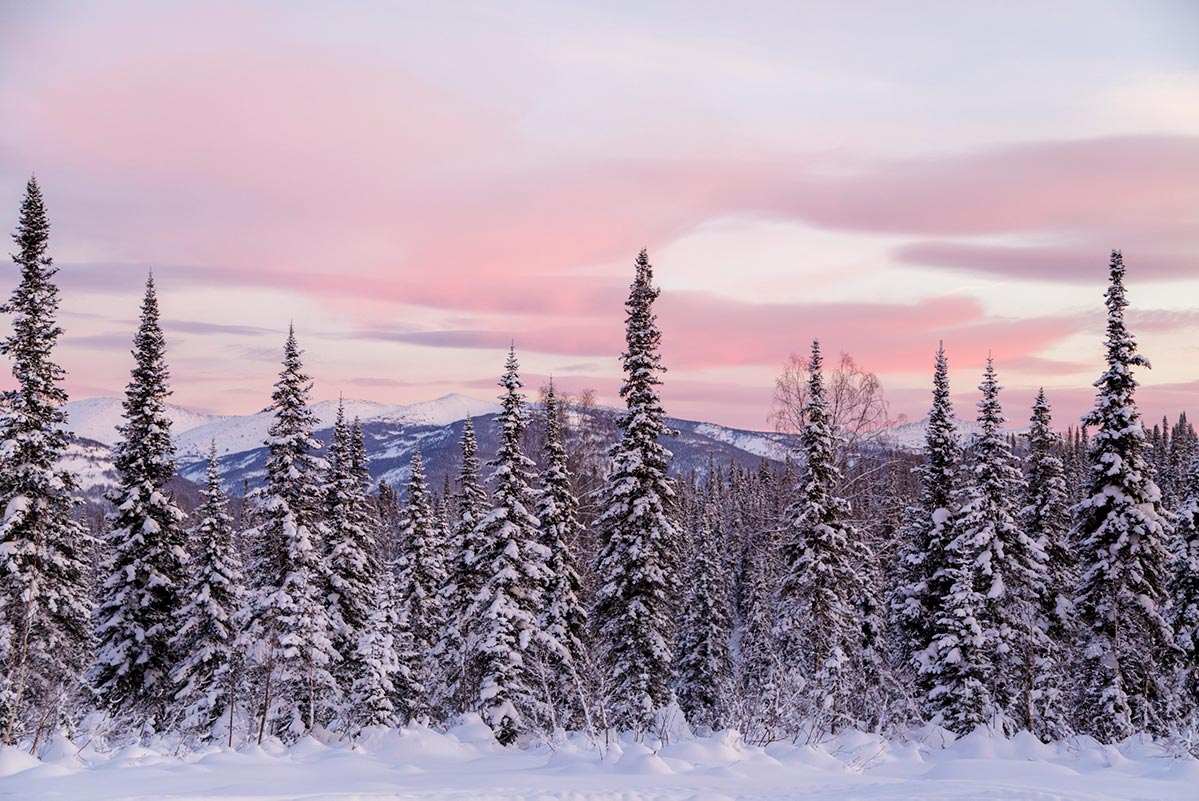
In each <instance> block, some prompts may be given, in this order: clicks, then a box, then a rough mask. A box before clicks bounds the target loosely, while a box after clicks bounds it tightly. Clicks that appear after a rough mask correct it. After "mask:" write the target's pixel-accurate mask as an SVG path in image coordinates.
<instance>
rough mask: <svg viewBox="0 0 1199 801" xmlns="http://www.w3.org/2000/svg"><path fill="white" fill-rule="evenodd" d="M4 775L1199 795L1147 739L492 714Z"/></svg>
mask: <svg viewBox="0 0 1199 801" xmlns="http://www.w3.org/2000/svg"><path fill="white" fill-rule="evenodd" d="M924 739H925V740H926V741H930V740H938V739H939V737H938V736H937V735H932V736H926V737H925V738H924ZM0 777H2V778H0V798H4V799H20V801H41V799H58V800H60V801H93V800H95V801H102V800H103V801H112V800H113V799H138V801H148V800H149V799H176V800H178V801H199V799H221V801H239V800H241V799H247V800H248V799H270V800H271V801H282V800H283V799H305V801H323V800H328V801H333V800H334V799H336V800H337V801H349V800H350V799H355V800H358V799H429V800H430V801H433V800H435V799H447V800H448V799H454V800H455V801H457V800H459V799H461V800H463V801H465V800H466V799H478V801H489V800H491V801H518V799H519V800H523V799H530V800H540V801H551V800H552V799H564V800H568V801H617V799H620V800H622V801H623V800H625V799H627V800H628V801H691V800H693V801H726V799H759V800H760V801H766V800H767V799H822V800H823V799H829V800H830V801H838V800H840V799H846V800H848V799H862V800H863V801H867V800H878V801H882V800H883V799H945V800H948V799H954V800H955V801H973V800H975V799H977V801H983V800H984V799H986V801H1067V800H1069V799H1078V800H1079V801H1082V800H1084V799H1095V800H1098V799H1103V800H1104V801H1150V800H1151V799H1162V800H1165V799H1171V800H1175V801H1195V799H1199V760H1195V759H1193V758H1190V757H1185V758H1178V757H1176V756H1173V755H1171V754H1170V753H1169V752H1167V750H1166V749H1164V748H1163V747H1161V746H1157V745H1152V744H1146V743H1140V742H1128V743H1125V744H1123V745H1121V746H1118V747H1104V746H1100V745H1097V744H1095V743H1094V742H1093V741H1090V740H1085V739H1078V740H1073V741H1069V742H1066V743H1062V744H1057V745H1043V744H1041V743H1039V742H1037V741H1036V740H1034V739H1033V738H1031V737H1027V736H1023V737H1021V736H1018V737H1016V738H1014V739H1012V740H1002V739H993V738H990V737H987V736H985V735H983V734H981V733H978V734H975V735H971V736H968V737H965V738H962V739H961V740H958V741H956V742H953V743H950V744H949V745H948V746H946V747H941V746H940V744H937V745H935V746H934V745H932V744H931V743H930V742H925V743H916V742H912V743H905V744H888V743H886V742H883V741H880V740H879V739H878V738H875V737H873V736H869V735H861V734H857V735H846V736H842V737H840V738H838V739H835V740H833V741H831V742H829V743H826V744H824V745H822V746H819V747H811V746H806V745H791V744H774V745H771V746H768V747H766V748H764V749H760V748H751V747H746V746H743V745H742V744H741V743H740V742H739V741H738V738H737V736H736V735H735V734H731V733H721V734H717V735H715V736H713V737H709V738H698V739H688V740H683V741H680V742H676V743H673V744H670V745H667V746H665V747H662V748H660V749H658V750H657V751H656V752H655V751H651V750H650V749H649V748H647V747H645V746H640V745H634V744H628V743H626V744H625V745H624V746H623V749H621V748H613V749H611V750H610V751H609V753H608V754H607V756H606V758H604V759H600V757H599V756H598V754H597V752H596V751H595V750H594V749H592V748H589V747H586V745H585V743H584V742H582V741H580V742H577V743H568V744H566V745H564V746H562V747H560V748H558V749H556V750H550V749H548V748H535V749H530V750H526V751H521V750H515V749H504V748H501V747H499V746H498V745H496V744H495V740H494V737H493V736H492V734H491V732H490V731H489V730H488V729H487V727H486V726H484V725H482V724H481V723H479V724H477V725H474V726H470V725H468V726H463V727H459V728H458V729H455V730H454V731H453V732H452V733H450V734H441V733H437V732H433V731H430V730H428V729H421V728H409V729H405V730H402V731H399V732H396V731H385V732H378V733H377V734H372V735H369V736H366V737H364V738H363V739H362V740H361V741H360V742H359V743H358V744H356V745H350V744H347V743H338V742H333V743H330V744H322V743H319V742H317V741H316V740H314V739H311V738H310V739H307V740H304V741H301V742H300V743H298V744H297V745H295V746H294V747H292V748H290V749H284V748H281V747H278V746H276V747H272V748H266V749H260V748H257V747H251V748H243V749H241V750H237V751H229V750H218V749H213V750H210V751H208V752H206V753H198V754H193V755H191V756H188V757H186V758H180V757H178V756H175V755H171V754H168V753H163V752H161V751H156V750H151V749H145V748H137V747H131V748H126V749H124V750H119V751H116V752H114V753H112V754H107V755H102V754H99V753H96V752H95V751H94V750H93V749H92V748H91V747H90V746H85V747H83V748H82V749H80V748H79V746H78V744H73V743H70V742H68V741H66V740H65V739H63V740H60V741H57V742H55V743H52V744H51V746H50V748H49V749H48V751H47V753H46V758H45V760H44V761H40V762H39V761H38V760H35V759H33V758H32V757H30V756H29V755H27V754H25V753H23V752H20V751H16V750H11V749H10V750H5V751H2V752H0Z"/></svg>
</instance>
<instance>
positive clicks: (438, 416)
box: [68, 394, 789, 494]
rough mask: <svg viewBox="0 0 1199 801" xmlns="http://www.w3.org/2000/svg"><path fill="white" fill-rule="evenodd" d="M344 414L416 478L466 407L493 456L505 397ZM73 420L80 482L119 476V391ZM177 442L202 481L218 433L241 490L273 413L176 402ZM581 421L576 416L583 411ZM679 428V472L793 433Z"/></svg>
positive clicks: (779, 451)
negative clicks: (113, 450)
mask: <svg viewBox="0 0 1199 801" xmlns="http://www.w3.org/2000/svg"><path fill="white" fill-rule="evenodd" d="M344 403H345V408H346V415H347V416H348V417H350V418H351V419H352V418H355V417H356V418H358V419H359V421H360V422H361V423H362V428H363V432H364V434H365V437H366V444H367V452H368V454H369V456H370V462H371V475H372V477H373V478H374V480H375V481H380V480H383V481H387V482H389V483H392V484H403V483H404V482H405V481H407V478H408V467H409V462H410V461H411V459H412V454H413V453H414V452H415V450H416V448H417V447H420V449H421V452H422V455H423V457H424V462H425V469H426V471H427V472H428V474H429V476H430V478H431V480H433V481H435V482H440V481H441V478H442V476H443V475H446V474H449V475H453V474H454V472H455V471H456V470H457V464H458V459H459V453H458V449H459V441H460V439H461V437H462V427H463V425H464V421H465V419H466V417H467V416H468V415H469V416H472V417H474V418H475V421H476V422H475V428H476V432H477V435H478V438H479V448H480V453H481V454H482V455H483V456H484V458H489V457H490V455H491V454H492V453H493V452H494V451H495V448H496V446H497V444H498V443H497V440H496V437H495V432H494V430H493V428H494V425H493V422H494V420H495V414H496V413H497V412H498V411H499V404H497V403H495V402H493V401H483V400H478V399H476V398H471V397H467V396H465V395H457V394H455V395H446V396H445V397H442V398H438V399H436V400H432V401H426V402H423V403H413V404H407V405H403V404H385V403H375V402H371V401H359V400H348V399H347V400H346V401H344ZM312 409H313V412H314V414H315V415H316V418H317V432H316V434H317V438H318V439H320V440H322V441H323V442H325V443H327V442H328V441H329V437H330V433H331V431H330V429H331V428H332V425H333V422H334V420H335V418H336V416H337V402H336V401H323V402H321V403H317V404H314V405H313V407H312ZM68 412H69V413H70V415H71V424H72V426H74V427H75V430H76V434H77V436H79V437H80V439H79V440H78V441H77V442H76V443H75V445H74V446H73V448H72V451H71V454H70V462H69V464H70V466H71V467H72V469H75V470H78V472H79V473H80V484H81V487H82V489H83V490H84V491H85V492H87V493H91V494H96V492H98V491H101V490H105V489H108V488H109V487H112V486H113V485H114V484H115V481H116V474H115V471H114V470H113V469H112V462H111V454H109V452H108V448H107V447H105V446H107V445H110V444H111V443H112V442H114V441H115V440H116V430H115V428H116V425H117V424H118V423H119V421H120V415H121V405H120V401H119V400H118V399H115V398H94V399H91V400H87V401H74V402H72V403H71V404H69V407H68ZM170 414H171V419H172V422H173V423H174V429H173V431H174V434H175V444H176V446H177V448H178V461H179V473H180V475H181V476H182V477H183V478H185V479H188V480H190V481H201V480H202V479H203V475H204V465H205V462H206V459H207V456H208V449H209V446H210V443H212V442H214V441H215V442H216V446H217V454H218V457H219V458H220V462H221V470H222V473H223V475H224V476H225V481H226V486H227V487H228V488H229V490H230V491H231V492H233V493H235V494H238V493H240V492H242V491H244V489H245V488H246V487H247V486H249V487H253V486H254V485H256V484H257V483H258V482H259V481H261V479H262V477H263V475H264V469H265V465H266V448H265V442H266V439H267V432H268V429H269V428H270V425H271V421H272V416H271V414H270V413H269V412H265V411H264V412H259V413H257V414H249V415H244V416H229V417H217V416H211V415H203V414H199V413H196V412H191V411H189V410H187V409H182V408H179V407H170ZM599 419H602V420H604V421H605V422H603V423H602V424H601V425H600V426H599V428H598V429H596V430H595V431H594V432H593V434H592V436H593V437H597V438H598V439H597V440H596V441H595V443H593V444H595V445H596V447H597V452H601V453H602V452H603V449H604V448H605V447H606V446H607V444H609V443H610V442H611V441H613V440H614V438H615V436H616V429H615V425H614V424H613V420H614V417H613V416H612V415H609V414H607V413H606V410H605V412H604V413H603V414H601V415H600V418H599ZM576 422H577V421H576ZM667 424H668V425H669V426H670V427H671V428H672V429H674V430H675V431H676V434H675V435H674V436H671V437H668V439H667V441H666V446H667V447H668V448H670V450H671V451H672V452H673V453H674V462H673V465H672V469H673V471H674V472H675V473H676V474H687V473H691V472H695V473H697V474H698V475H701V476H702V475H703V474H704V472H705V471H706V470H707V467H708V461H709V458H713V457H714V458H715V459H716V461H717V462H718V463H719V464H728V463H729V462H738V463H740V464H743V465H747V466H750V465H756V464H757V463H758V462H759V461H761V460H762V459H763V458H765V459H771V460H775V461H781V460H782V459H783V458H784V456H785V455H786V451H787V448H788V447H789V444H788V443H789V438H788V437H786V436H783V435H780V434H773V433H767V432H761V431H742V430H738V429H733V428H727V427H725V426H720V425H716V424H714V423H703V422H694V421H689V420H677V419H671V420H669V421H668V423H667Z"/></svg>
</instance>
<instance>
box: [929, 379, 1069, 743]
mask: <svg viewBox="0 0 1199 801" xmlns="http://www.w3.org/2000/svg"><path fill="white" fill-rule="evenodd" d="M1000 389H1001V387H1000V386H999V382H998V379H997V376H996V373H995V367H994V363H993V361H992V360H991V358H990V357H988V358H987V366H986V370H985V371H984V373H983V380H982V383H981V384H980V385H979V390H980V391H981V392H982V400H981V401H979V403H978V424H979V433H978V435H977V436H976V437H975V439H974V442H973V444H972V447H971V449H970V454H969V460H968V469H967V470H965V471H964V475H963V476H962V480H961V481H959V484H958V486H957V488H956V491H955V493H954V495H953V509H952V517H951V520H950V522H949V526H950V529H951V530H952V532H953V534H954V539H953V541H952V542H951V543H950V545H949V551H950V554H951V565H950V571H951V575H952V576H953V579H954V586H953V587H952V588H951V590H950V595H949V596H948V598H947V599H946V612H947V613H943V614H942V616H941V617H940V618H938V620H937V621H936V623H935V626H936V632H937V636H936V638H935V641H934V642H935V644H934V646H933V647H932V648H931V649H930V650H929V652H928V654H927V656H928V662H927V667H928V670H929V671H930V672H931V675H932V676H934V677H935V679H936V682H937V684H938V687H937V692H936V694H935V695H934V694H931V693H930V701H932V703H933V706H934V707H935V708H936V709H937V710H938V711H939V712H940V713H941V715H942V717H943V718H944V720H945V721H946V723H947V725H948V726H949V727H950V728H952V729H954V730H955V731H958V732H966V731H969V730H971V729H973V728H974V727H976V726H978V725H982V724H987V723H990V722H992V721H995V720H999V721H1001V722H1002V724H1003V725H1004V727H1005V728H1006V729H1007V730H1009V731H1010V730H1012V729H1013V728H1015V727H1025V728H1026V727H1027V726H1028V725H1030V721H1031V719H1032V716H1033V714H1032V710H1031V705H1032V702H1033V692H1034V687H1033V686H1032V682H1033V679H1034V677H1035V670H1034V669H1033V668H1032V667H1030V666H1028V665H1026V664H1025V661H1026V655H1029V654H1032V655H1035V654H1036V653H1038V652H1041V651H1043V650H1045V648H1046V647H1047V642H1046V637H1045V633H1044V631H1043V630H1042V629H1041V628H1040V627H1039V626H1038V625H1036V617H1037V615H1036V612H1035V606H1036V604H1037V599H1039V598H1040V596H1041V594H1042V593H1043V592H1044V586H1045V575H1044V573H1045V558H1044V553H1043V552H1042V551H1041V549H1040V545H1039V543H1038V542H1036V541H1035V540H1033V539H1032V538H1030V537H1028V536H1027V535H1026V534H1025V532H1024V531H1023V530H1021V528H1020V526H1019V525H1018V523H1017V520H1016V517H1017V514H1018V508H1017V504H1018V502H1019V499H1020V498H1021V497H1022V496H1023V494H1024V479H1023V477H1022V475H1021V473H1020V470H1019V468H1018V467H1017V465H1016V462H1015V458H1014V457H1013V455H1012V450H1011V443H1010V440H1009V439H1008V437H1007V436H1006V435H1005V434H1004V432H1003V423H1004V418H1003V410H1002V408H1001V406H1000V403H999V391H1000ZM965 621H969V624H967V623H966V622H965ZM976 625H977V626H978V627H979V631H976V630H975V626H976ZM979 680H981V681H982V682H984V684H985V685H986V688H985V689H986V692H985V693H979V692H978V688H977V687H976V686H975V682H976V681H979Z"/></svg>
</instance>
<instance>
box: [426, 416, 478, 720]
mask: <svg viewBox="0 0 1199 801" xmlns="http://www.w3.org/2000/svg"><path fill="white" fill-rule="evenodd" d="M461 446H462V464H461V467H460V468H459V471H458V491H457V498H456V501H457V502H456V503H455V506H456V507H457V514H456V515H455V518H454V520H453V522H452V524H451V527H450V564H449V565H447V568H446V570H447V574H448V581H447V582H446V585H445V587H444V588H443V590H442V598H443V605H444V608H445V611H446V615H445V625H444V627H443V628H442V632H441V640H440V642H439V643H438V646H437V652H438V655H439V657H440V658H441V660H442V666H443V667H442V671H441V675H440V680H439V681H438V682H437V686H436V688H435V691H434V692H435V694H434V699H433V703H434V707H435V708H436V709H437V710H438V712H439V714H440V715H441V716H442V717H445V718H450V717H452V716H454V715H458V714H461V713H463V712H465V711H467V710H469V709H472V708H473V707H474V703H475V699H476V698H478V692H479V687H478V679H477V677H476V676H475V675H474V674H473V673H472V671H471V664H470V660H469V659H468V658H467V649H466V636H467V631H466V625H467V621H468V618H467V615H468V614H469V613H470V609H471V607H472V606H473V605H474V603H475V598H476V596H477V595H478V594H479V590H480V589H481V588H482V587H483V581H484V578H485V576H484V574H483V565H482V562H481V561H480V560H479V559H478V558H477V556H478V554H481V553H482V552H483V550H484V547H485V544H486V543H485V542H484V541H482V540H480V539H479V538H478V535H477V533H476V532H477V529H478V526H479V523H480V521H482V520H483V518H484V517H485V516H486V514H487V510H488V508H489V507H490V503H491V501H490V499H489V498H488V496H487V491H486V490H485V489H484V488H483V484H482V481H481V480H480V476H479V471H480V469H481V462H480V460H479V456H478V453H479V445H478V442H477V440H476V439H475V427H474V423H473V421H472V420H471V418H470V417H467V418H466V421H465V423H463V426H462V440H461Z"/></svg>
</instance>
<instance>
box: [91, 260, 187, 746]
mask: <svg viewBox="0 0 1199 801" xmlns="http://www.w3.org/2000/svg"><path fill="white" fill-rule="evenodd" d="M158 317H159V313H158V297H157V294H156V292H155V289H154V279H153V277H151V278H149V279H147V280H146V293H145V297H144V298H143V300H142V312H141V324H140V326H139V328H138V331H137V335H136V336H135V337H134V340H133V347H134V349H133V355H134V359H135V360H136V364H135V365H134V367H133V372H132V378H131V379H130V381H129V384H128V386H127V387H126V389H125V401H124V403H123V408H124V423H123V424H122V425H121V427H120V429H119V431H120V435H121V436H120V440H119V441H118V442H117V444H116V447H115V448H114V449H113V462H114V464H115V466H116V469H117V473H118V475H119V477H120V478H119V481H120V483H119V485H118V486H117V488H116V489H115V490H113V491H112V492H111V493H110V494H109V500H110V501H112V504H113V506H114V507H115V510H114V511H113V513H112V515H111V517H110V518H109V520H108V526H107V531H106V533H105V537H104V538H105V544H106V546H107V551H108V556H107V559H106V560H105V562H104V566H103V569H102V574H101V575H102V583H101V586H100V591H99V596H100V597H99V604H98V606H97V609H96V639H97V641H98V645H97V649H96V663H95V666H94V667H93V668H92V671H91V681H92V686H93V687H94V688H95V691H96V694H97V696H98V698H99V702H100V704H101V705H102V706H103V707H104V708H105V709H106V710H108V712H109V713H111V714H112V715H113V716H114V717H116V718H118V719H123V720H125V721H127V722H131V723H135V724H136V725H138V726H141V727H149V728H150V729H151V730H153V729H154V728H158V729H161V728H162V726H163V724H164V722H165V720H164V716H165V714H166V713H167V709H168V707H169V706H170V702H171V696H172V694H173V688H172V686H171V682H170V672H171V669H172V668H173V667H174V659H175V653H174V651H173V649H172V648H171V638H172V636H173V635H174V633H175V625H176V622H177V621H176V616H177V614H178V613H179V610H180V609H181V608H182V607H183V605H184V602H185V597H184V594H183V593H184V582H185V573H184V567H183V565H184V562H185V561H186V560H187V552H186V540H187V535H186V533H185V531H184V529H183V526H182V521H183V519H184V514H183V512H182V511H181V510H180V509H179V507H177V506H176V505H175V501H174V499H173V498H172V497H171V493H170V492H169V491H168V489H167V486H166V485H167V482H168V481H170V480H171V478H172V477H174V475H175V446H174V444H173V443H172V442H171V420H170V418H169V417H168V416H167V412H166V399H167V397H168V396H169V395H170V394H171V391H170V389H169V388H168V386H167V380H168V379H169V377H170V373H169V372H168V370H167V365H166V361H165V359H164V356H165V351H166V341H165V339H164V338H163V335H162V327H161V326H160V325H159V322H158Z"/></svg>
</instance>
